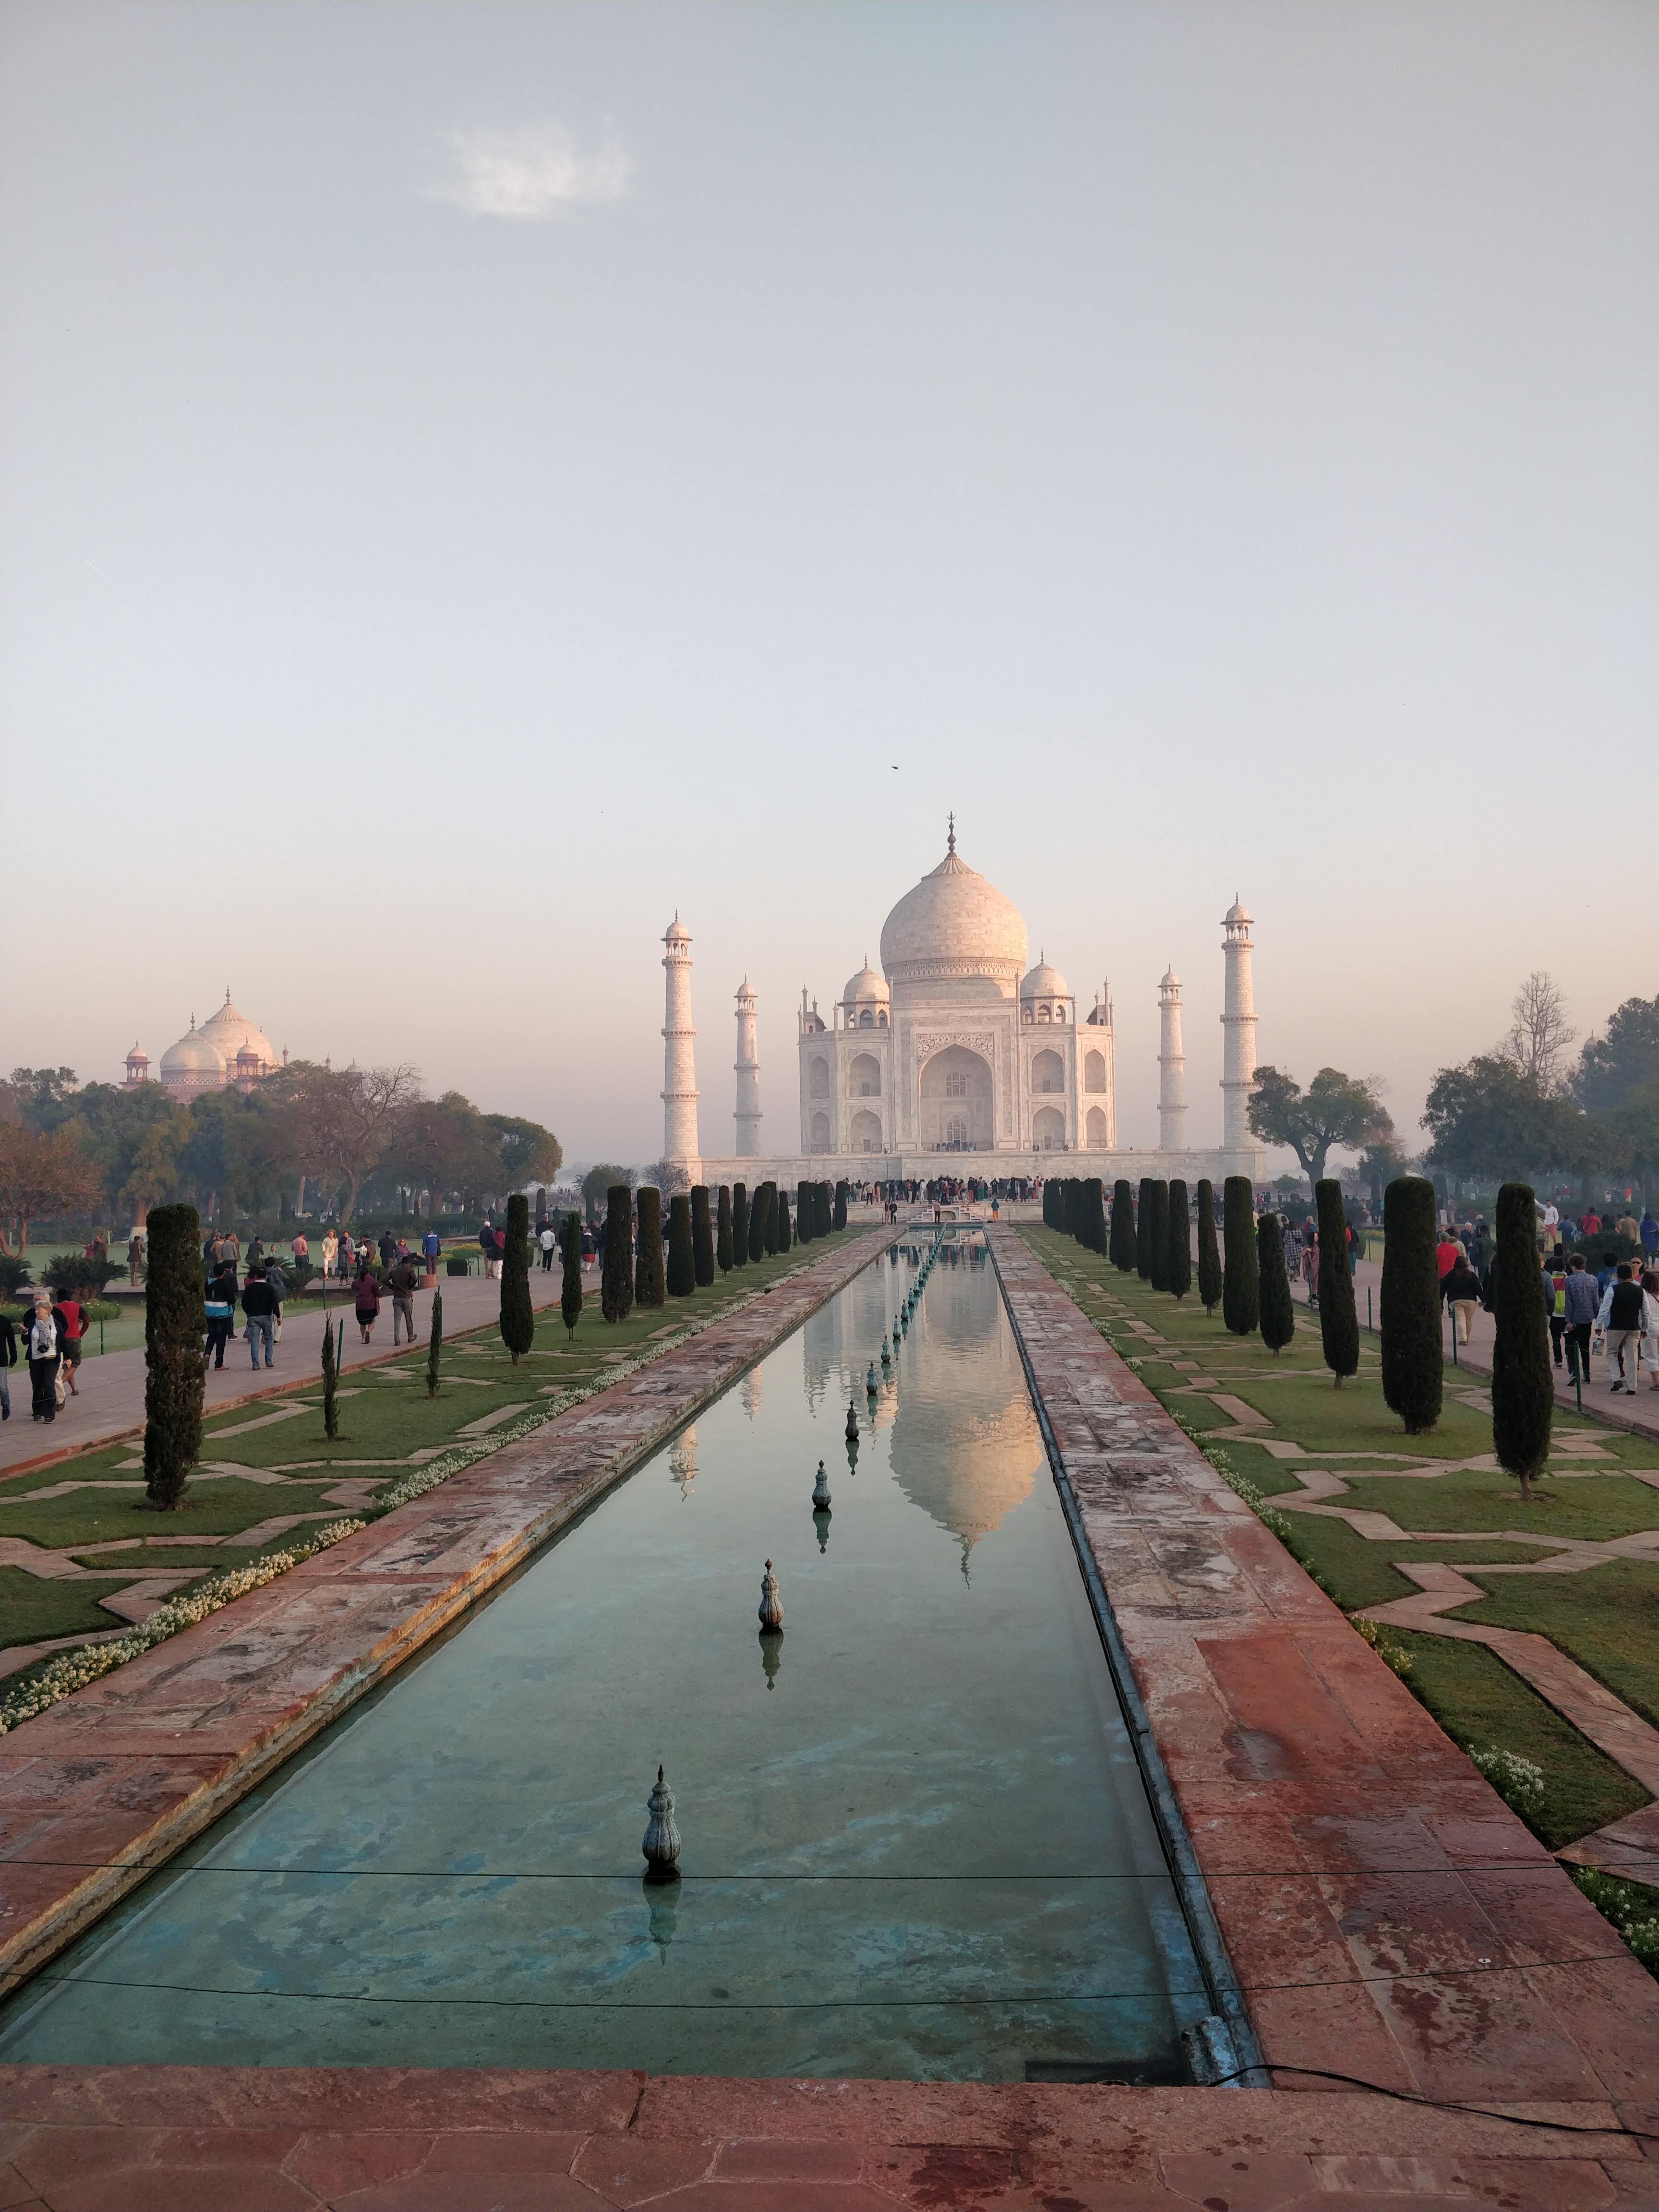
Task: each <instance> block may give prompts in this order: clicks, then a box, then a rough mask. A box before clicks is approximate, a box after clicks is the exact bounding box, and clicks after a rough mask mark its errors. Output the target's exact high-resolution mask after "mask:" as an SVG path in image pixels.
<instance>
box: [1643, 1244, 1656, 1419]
mask: <svg viewBox="0 0 1659 2212" xmlns="http://www.w3.org/2000/svg"><path fill="white" fill-rule="evenodd" d="M1642 1364H1643V1365H1644V1367H1645V1368H1646V1369H1647V1370H1648V1388H1649V1389H1650V1390H1659V1267H1644V1269H1643V1271H1642Z"/></svg>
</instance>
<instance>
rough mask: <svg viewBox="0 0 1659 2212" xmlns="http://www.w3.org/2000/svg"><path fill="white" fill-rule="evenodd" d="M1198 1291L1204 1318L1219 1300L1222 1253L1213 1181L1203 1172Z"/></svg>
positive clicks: (1200, 1206) (1200, 1199)
mask: <svg viewBox="0 0 1659 2212" xmlns="http://www.w3.org/2000/svg"><path fill="white" fill-rule="evenodd" d="M1198 1295H1199V1297H1200V1298H1201V1299H1202V1300H1203V1301H1204V1315H1205V1318H1206V1320H1207V1319H1208V1318H1209V1316H1211V1315H1212V1313H1213V1312H1214V1311H1215V1310H1216V1308H1217V1307H1218V1305H1219V1304H1221V1255H1220V1253H1219V1252H1218V1250H1217V1249H1216V1242H1215V1185H1214V1184H1213V1183H1212V1182H1211V1181H1210V1179H1209V1177H1208V1176H1205V1177H1204V1178H1203V1179H1202V1180H1201V1181H1200V1183H1199V1186H1198Z"/></svg>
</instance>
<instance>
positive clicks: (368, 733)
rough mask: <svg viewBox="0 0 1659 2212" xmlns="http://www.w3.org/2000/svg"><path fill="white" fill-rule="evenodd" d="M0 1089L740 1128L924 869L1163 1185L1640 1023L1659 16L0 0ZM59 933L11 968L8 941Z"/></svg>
mask: <svg viewBox="0 0 1659 2212" xmlns="http://www.w3.org/2000/svg"><path fill="white" fill-rule="evenodd" d="M0 349H3V361H0V705H3V728H4V738H5V748H6V754H5V784H4V790H5V797H6V817H7V829H6V835H5V838H4V843H3V851H4V855H5V862H6V866H5V879H6V884H7V890H8V896H7V901H6V905H7V913H8V919H9V924H10V930H9V951H10V957H9V959H8V961H7V962H6V963H5V976H4V984H3V994H4V1008H3V1015H4V1023H3V1043H0V1060H3V1064H4V1065H5V1066H11V1065H12V1064H13V1063H14V1062H16V1061H27V1062H31V1063H38V1062H42V1061H45V1062H51V1063H54V1064H55V1063H57V1062H59V1061H68V1062H69V1063H70V1064H71V1065H72V1066H75V1067H76V1069H77V1070H78V1071H79V1072H80V1073H81V1074H82V1076H83V1077H89V1076H94V1075H97V1076H101V1077H105V1078H117V1079H118V1076H119V1073H120V1063H121V1060H122V1057H123V1055H124V1054H125V1050H126V1048H127V1047H128V1046H129V1045H130V1044H131V1042H133V1041H134V1039H135V1037H136V1038H137V1039H138V1040H140V1041H142V1042H143V1044H144V1046H145V1048H147V1049H148V1050H149V1053H150V1054H151V1055H152V1058H155V1059H159V1057H160V1055H161V1052H162V1050H163V1049H164V1048H165V1047H166V1046H167V1044H169V1043H170V1042H172V1041H173V1038H174V1037H175V1036H178V1035H179V1032H180V1031H181V1030H183V1029H184V1027H185V1023H186V1021H187V1019H188V1018H189V1016H190V1014H191V1012H192V1011H193V1012H195V1013H196V1014H197V1017H198V1018H204V1017H205V1016H206V1015H207V1014H208V1013H210V1012H211V1011H212V1010H213V1008H214V1006H216V1004H217V1002H218V1000H220V998H221V997H222V994H223V990H224V987H225V985H226V984H227V982H228V983H229V984H230V985H231V986H232V987H234V994H235V997H236V1000H237V1002H238V1004H239V1005H240V1006H241V1008H242V1009H243V1011H244V1012H247V1013H249V1014H251V1015H252V1016H253V1017H254V1018H256V1019H257V1020H258V1021H259V1022H260V1023H261V1024H263V1025H264V1028H265V1029H266V1030H268V1032H269V1033H270V1036H271V1037H272V1038H273V1039H274V1040H275V1042H276V1043H277V1044H278V1045H279V1046H281V1045H287V1046H288V1047H289V1048H291V1049H292V1050H293V1051H294V1052H295V1054H307V1055H311V1056H314V1057H317V1058H320V1057H321V1056H322V1055H323V1054H325V1053H329V1054H332V1056H333V1057H334V1059H335V1060H336V1061H337V1062H338V1061H340V1060H345V1059H349V1058H351V1057H354V1056H355V1057H356V1058H357V1059H359V1060H365V1061H368V1060H392V1059H407V1060H412V1061H414V1062H415V1063H416V1064H417V1065H418V1066H419V1067H420V1068H421V1069H422V1073H423V1074H424V1077H425V1079H426V1080H427V1082H428V1085H431V1086H432V1087H434V1088H444V1087H448V1086H450V1085H458V1086H459V1087H460V1088H462V1089H464V1090H465V1091H468V1092H469V1093H471V1095H472V1096H473V1097H476V1098H477V1100H478V1102H479V1103H481V1104H483V1105H484V1106H486V1107H489V1108H495V1109H504V1110H509V1111H515V1112H521V1113H528V1114H532V1115H535V1116H536V1117H537V1118H538V1119H540V1120H544V1121H547V1122H549V1123H550V1124H551V1125H552V1126H553V1127H555V1128H556V1129H557V1131H558V1132H559V1133H560V1135H561V1136H562V1138H563V1139H564V1141H565V1144H566V1148H567V1152H568V1153H569V1154H570V1155H571V1156H573V1157H575V1158H583V1159H591V1158H596V1157H602V1156H605V1155H612V1156H618V1157H621V1158H624V1159H634V1160H646V1159H649V1158H654V1157H655V1155H656V1154H657V1152H659V1150H660V1148H661V1141H662V1120H661V1108H660V1105H659V1100H658V1092H659V1089H660V1087H661V1081H662V1059H661V1050H662V1048H661V1042H660V1038H659V1028H660V1024H661V1019H662V1012H661V1008H662V980H663V979H662V971H661V969H660V967H659V961H660V959H661V945H660V942H659V940H660V939H661V936H662V932H663V929H664V927H665V925H666V923H667V921H668V920H669V917H670V915H671V914H672V913H673V912H674V911H675V909H676V908H678V911H679V912H680V914H681V915H683V916H684V918H685V920H686V921H687V923H688V925H689V927H690V929H691V931H692V933H693V936H694V939H695V946H694V950H695V957H696V969H695V971H694V977H693V984H694V992H695V997H696V1013H697V1018H698V1023H699V1030H700V1035H699V1040H698V1042H699V1068H698V1073H699V1079H700V1083H701V1087H702V1094H703V1097H702V1143H703V1146H704V1148H705V1150H707V1151H708V1152H719V1151H725V1150H727V1149H729V1146H730V1144H731V1141H732V1134H731V1133H732V1121H731V1111H732V1072H731V1070H732V1044H733V1023H732V993H733V991H734V990H735V988H736V987H737V985H738V981H739V980H740V978H741V977H742V976H743V975H744V973H745V972H746V973H747V975H749V977H750V980H751V981H753V982H754V984H755V985H756V987H757V990H758V991H759V993H760V998H761V1051H762V1062H763V1073H762V1084H763V1103H764V1104H765V1107H766V1109H767V1114H768V1121H767V1123H766V1136H767V1138H768V1139H769V1141H771V1142H772V1143H775V1144H776V1145H778V1146H789V1145H793V1142H794V1141H795V1132H796V1128H797V1126H798V1124H797V1116H796V1105H795V1098H796V1083H795V1072H794V1051H795V1043H794V1036H795V1032H794V1022H793V1006H795V1005H796V1004H797V1003H798V1002H799V990H800V987H801V985H802V984H803V983H805V984H808V985H810V987H811V989H812V990H813V991H814V993H815V994H817V996H818V997H819V999H820V1000H822V1001H823V1004H824V1005H825V1006H826V1007H827V1006H828V1004H829V1000H831V999H832V998H834V997H835V996H836V994H837V992H838V991H839V989H840V988H841V986H842V983H843V981H845V979H846V977H847V976H848V975H849V974H850V972H851V971H852V970H853V969H854V968H856V967H857V966H858V964H859V962H860V957H861V956H862V955H863V954H864V953H865V952H866V951H869V952H870V953H871V954H872V956H873V955H874V954H875V953H876V951H877V945H878V938H879V934H880V928H881V922H882V918H883V916H884V914H885V913H886V911H887V910H888V908H890V906H891V905H892V904H893V902H895V901H896V899H897V898H898V897H899V896H900V895H901V894H902V892H903V891H904V890H906V889H908V886H909V885H910V884H911V883H913V882H914V881H915V878H917V877H918V876H920V875H921V873H922V872H924V871H925V870H926V869H927V868H929V867H931V866H933V865H934V863H935V862H936V861H937V860H939V857H940V856H941V854H942V853H943V849H944V833H945V811H946V809H947V808H948V807H951V806H954V808H955V809H956V811H957V823H958V829H959V832H960V836H961V845H962V850H963V854H964V857H965V858H966V859H968V860H969V861H970V862H971V863H972V864H973V865H974V866H976V867H979V868H981V869H982V870H984V872H986V873H987V874H988V875H989V876H990V877H991V878H992V879H993V880H994V882H995V883H996V884H999V885H1000V887H1001V888H1002V889H1003V890H1005V891H1006V892H1007V893H1008V895H1009V896H1011V897H1012V898H1013V899H1014V900H1015V901H1016V902H1018V904H1019V905H1020V907H1021V908H1022V909H1023V910H1024V915H1025V917H1026V921H1027V924H1028V927H1029V928H1030V936H1031V946H1032V953H1033V957H1035V956H1036V951H1037V950H1038V948H1039V947H1042V948H1046V950H1047V952H1048V957H1049V958H1050V959H1051V960H1052V961H1053V962H1054V963H1055V964H1057V965H1058V966H1059V967H1060V969H1062V970H1063V971H1064V973H1065V974H1066V977H1067V979H1068V980H1069V981H1070V983H1071V986H1072V987H1073V990H1074V991H1075V992H1076V993H1077V994H1079V998H1080V999H1082V1000H1085V1001H1086V1000H1089V999H1090V998H1091V996H1092V993H1093V988H1094V986H1095V984H1096V983H1097V981H1099V979H1100V978H1101V977H1103V976H1104V975H1110V978H1111V982H1112V988H1113V993H1114V995H1115V1000H1116V1004H1117V1016H1118V1079H1119V1087H1120V1100H1121V1104H1120V1116H1119V1121H1120V1139H1121V1141H1123V1142H1125V1143H1133V1142H1139V1143H1147V1142H1152V1141H1155V1137H1156V1127H1157V1121H1156V1113H1155V1110H1154V1109H1155V1103H1156V1095H1157V1068H1156V1065H1155V1054H1156V1052H1157V1003H1156V999H1157V988H1156V987H1157V981H1158V976H1159V975H1160V974H1161V973H1162V971H1163V969H1164V965H1165V963H1166V962H1168V961H1170V960H1173V961H1174V963H1175V964H1176V969H1177V970H1178V971H1179V972H1180V974H1181V975H1182V977H1183V979H1184V981H1186V984H1187V987H1188V989H1187V1041H1188V1054H1189V1089H1190V1092H1191V1096H1192V1097H1193V1099H1194V1109H1193V1113H1192V1116H1191V1126H1192V1133H1193V1138H1194V1142H1205V1143H1207V1142H1213V1141H1216V1140H1217V1139H1218V1135H1219V1127H1220V1100H1219V1095H1218V1092H1217V1091H1215V1090H1214V1088H1213V1087H1212V1086H1213V1085H1214V1083H1215V1081H1216V1079H1218V1076H1219V1073H1220V1030H1219V1026H1218V1021H1217V1015H1218V1012H1219V1010H1220V996H1221V982H1222V969H1221V956H1220V950H1219V945H1220V929H1219V922H1220V917H1221V915H1222V913H1223V910H1224V909H1225V907H1226V906H1227V905H1228V903H1229V902H1230V901H1231V898H1232V896H1233V894H1234V892H1235V890H1240V891H1242V892H1243V896H1244V898H1245V900H1246V902H1248V903H1249V906H1250V907H1251V908H1252V909H1253V911H1254V912H1255V915H1256V917H1257V929H1256V936H1257V941H1258V947H1259V950H1258V952H1257V958H1256V988H1257V1000H1258V1006H1259V1008H1260V1012H1261V1024H1260V1030H1259V1042H1260V1049H1261V1056H1262V1058H1263V1059H1271V1060H1275V1061H1278V1062H1279V1063H1280V1064H1283V1065H1288V1066H1290V1067H1291V1069H1292V1070H1293V1071H1294V1072H1296V1073H1297V1074H1298V1075H1299V1076H1301V1077H1302V1078H1303V1079H1306V1078H1307V1077H1308V1076H1309V1075H1310V1074H1311V1073H1312V1072H1313V1071H1314V1069H1315V1068H1316V1066H1319V1065H1321V1064H1322V1063H1325V1062H1330V1063H1334V1064H1335V1065H1336V1066H1341V1067H1346V1068H1347V1069H1349V1070H1351V1071H1356V1072H1358V1071H1375V1072H1377V1073H1382V1074H1383V1075H1385V1076H1386V1077H1387V1078H1388V1079H1389V1085H1390V1089H1389V1099H1390V1103H1391V1104H1392V1106H1393V1108H1394V1109H1395V1115H1396V1118H1397V1119H1398V1120H1400V1121H1401V1122H1403V1123H1414V1121H1415V1116H1416V1115H1417V1113H1418V1112H1419V1109H1420V1102H1421V1098H1422V1094H1423V1091H1424V1089H1425V1085H1426V1084H1427V1082H1428V1080H1429V1079H1431V1074H1432V1072H1433V1070H1434V1068H1435V1067H1436V1066H1438V1065H1440V1064H1442V1063H1443V1062H1445V1061H1448V1060H1456V1059H1462V1058H1463V1057H1465V1056H1467V1055H1468V1053H1470V1052H1471V1051H1474V1050H1476V1049H1480V1048H1484V1047H1486V1045H1488V1044H1489V1043H1490V1042H1492V1039H1493V1038H1494V1037H1495V1036H1497V1035H1498V1032H1499V1031H1500V1030H1502V1028H1503V1027H1504V1022H1505V1018H1506V1009H1507V1006H1508V1002H1509V1000H1510V995H1511V994H1512V993H1513V991H1514V989H1515V987H1516V983H1517V982H1518V981H1519V980H1520V979H1521V978H1522V976H1523V975H1525V974H1526V973H1527V971H1528V969H1532V968H1534V967H1542V968H1547V969H1552V970H1553V972H1554V974H1555V975H1557V977H1558V978H1559V981H1561V982H1562V984H1563V985H1564V987H1565V989H1566V991H1567V994H1568V996H1569V999H1570V1001H1571V1006H1572V1010H1573V1012H1574V1015H1575V1018H1577V1022H1578V1024H1579V1025H1580V1027H1581V1028H1588V1027H1589V1025H1590V1024H1592V1023H1594V1022H1598V1021H1600V1020H1601V1019H1603V1018H1605V1015H1606V1013H1607V1011H1608V1010H1609V1009H1610V1008H1611V1007H1612V1006H1614V1005H1615V1004H1617V1003H1618V1002H1619V1001H1620V1000H1622V999H1624V998H1626V997H1628V996H1630V995H1631V994H1633V993H1636V992H1638V991H1639V992H1641V993H1643V994H1648V995H1650V994H1652V993H1653V992H1654V991H1655V990H1656V988H1659V890H1656V884H1659V870H1656V867H1655V831H1656V817H1659V782H1656V775H1655V764H1656V754H1655V749H1654V748H1655V738H1654V719H1653V714H1654V701H1655V696H1656V684H1655V678H1656V658H1659V656H1656V649H1655V644H1656V610H1659V434H1656V422H1659V406H1656V394H1659V9H1656V8H1655V7H1653V6H1652V5H1650V4H1647V0H1631V4H1628V5H1597V4H1595V0H1566V4H1562V5H1557V6H1540V5H1528V4H1525V0H1492V3H1491V4H1474V3H1473V0H1470V3H1469V4H1458V0H1430V4H1425V5H1421V6H1413V5H1411V4H1407V0H1377V4H1375V5H1370V6H1366V5H1359V4H1347V5H1336V6H1333V5H1331V4H1329V0H1311V3H1310V4H1307V5H1293V4H1282V5H1264V4H1251V0H1226V4H1215V5H1183V4H1180V0H1157V4H1147V5H1112V4H1098V5H1045V4H1042V0H1018V4H1006V5H991V6H976V5H973V4H969V0H951V4H948V5H937V6H933V5H912V4H905V0H881V4H866V5H821V6H816V7H807V6H799V7H795V6H789V5H785V4H773V5H750V6H702V5H697V4H694V3H693V0H679V3H678V4H676V5H672V6H665V5H657V6H647V7H634V6H629V5H625V4H620V0H606V4H605V5H602V6H601V5H595V6H588V7H580V6H579V7H562V6H553V5H544V6H490V5H488V4H483V3H482V0H465V4H459V5H453V6H416V5H398V6H376V5H373V4H365V0H356V4H353V5H351V6H340V5H336V4H333V3H332V0H329V4H317V5H259V4H240V5H235V6H227V5H224V4H222V0H212V4H209V5H204V6H199V7H192V6H162V5H137V4H133V5H117V6H88V5H79V4H76V0H36V3H35V4H30V0H9V5H7V6H6V7H5V8H4V9H3V10H0ZM37 921H38V922H39V924H40V927H39V928H37V927H35V924H36V922H37Z"/></svg>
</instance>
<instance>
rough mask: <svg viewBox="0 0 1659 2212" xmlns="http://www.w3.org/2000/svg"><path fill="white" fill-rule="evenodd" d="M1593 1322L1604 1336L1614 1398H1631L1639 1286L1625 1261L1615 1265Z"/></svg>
mask: <svg viewBox="0 0 1659 2212" xmlns="http://www.w3.org/2000/svg"><path fill="white" fill-rule="evenodd" d="M1595 1322H1596V1326H1597V1328H1600V1329H1601V1331H1602V1332H1603V1334H1604V1336H1605V1340H1606V1343H1607V1373H1608V1375H1609V1376H1611V1377H1612V1378H1613V1394H1614V1395H1615V1396H1616V1395H1617V1394H1618V1393H1619V1392H1620V1391H1621V1390H1623V1391H1625V1392H1626V1393H1628V1394H1629V1395H1631V1396H1632V1397H1633V1396H1634V1395H1635V1393H1636V1376H1637V1362H1638V1359H1639V1358H1640V1357H1641V1348H1642V1285H1640V1284H1639V1283H1638V1282H1636V1281H1635V1280H1634V1279H1633V1271H1632V1267H1631V1264H1630V1261H1628V1260H1621V1261H1620V1262H1619V1272H1618V1273H1617V1274H1616V1275H1615V1276H1614V1277H1613V1280H1612V1282H1610V1283H1609V1284H1608V1285H1607V1290H1606V1291H1605V1292H1604V1293H1603V1296H1602V1299H1601V1307H1600V1310H1598V1312H1597V1314H1596V1316H1595ZM1626 1359H1628V1360H1629V1362H1630V1365H1629V1369H1628V1370H1626V1364H1625V1363H1626Z"/></svg>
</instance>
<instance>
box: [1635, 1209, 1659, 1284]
mask: <svg viewBox="0 0 1659 2212" xmlns="http://www.w3.org/2000/svg"><path fill="white" fill-rule="evenodd" d="M1636 1233H1637V1235H1638V1237H1640V1238H1641V1240H1642V1265H1643V1267H1644V1269H1650V1268H1652V1267H1655V1266H1656V1265H1659V1221H1656V1220H1655V1219H1654V1218H1653V1207H1652V1206H1651V1205H1647V1206H1644V1207H1643V1208H1642V1218H1641V1222H1640V1224H1639V1225H1638V1228H1637V1232H1636Z"/></svg>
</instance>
